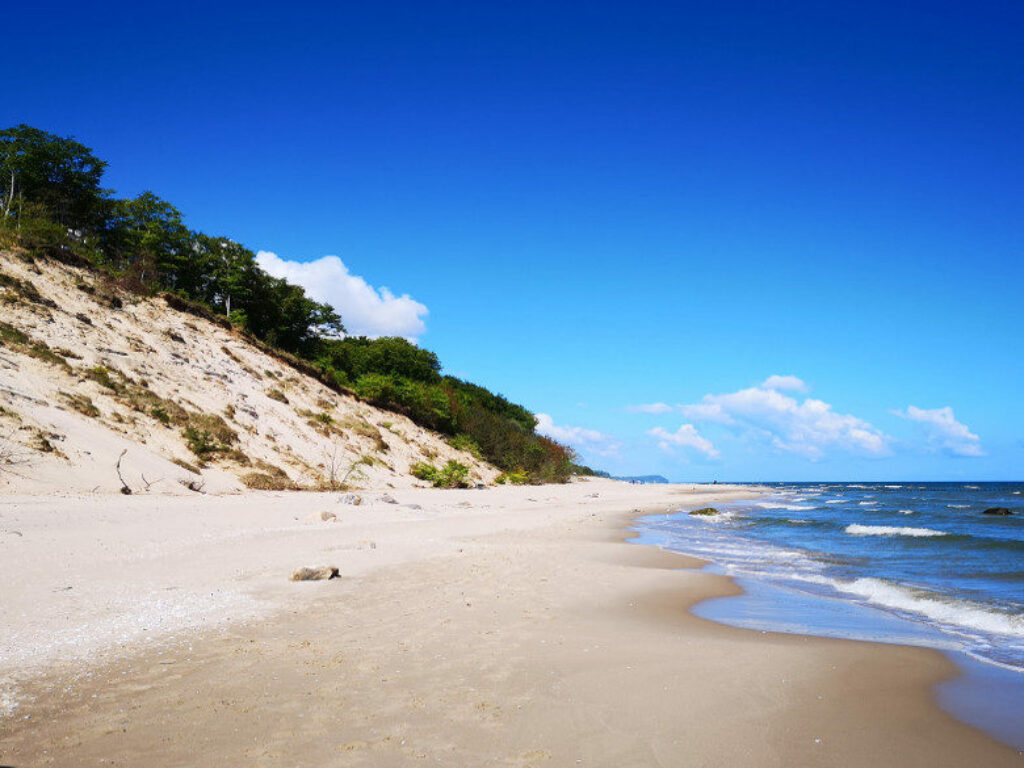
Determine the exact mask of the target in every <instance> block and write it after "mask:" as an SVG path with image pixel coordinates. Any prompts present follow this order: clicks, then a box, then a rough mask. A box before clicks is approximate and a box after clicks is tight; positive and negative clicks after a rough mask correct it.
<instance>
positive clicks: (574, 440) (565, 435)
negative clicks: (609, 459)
mask: <svg viewBox="0 0 1024 768" xmlns="http://www.w3.org/2000/svg"><path fill="white" fill-rule="evenodd" d="M535 415H536V417H537V432H539V433H540V434H542V435H547V436H548V437H550V438H551V439H552V440H557V441H558V442H560V443H564V444H565V445H568V446H571V447H573V448H575V449H577V450H579V451H588V452H590V453H596V454H599V455H601V456H612V455H615V454H617V453H618V451H619V448H621V447H622V446H621V444H620V443H619V442H618V441H617V440H616V439H615V438H614V437H612V436H611V435H606V434H605V433H604V432H598V431H597V430H596V429H587V428H585V427H569V426H559V425H557V424H555V421H554V419H552V418H551V416H549V415H548V414H546V413H538V414H535Z"/></svg>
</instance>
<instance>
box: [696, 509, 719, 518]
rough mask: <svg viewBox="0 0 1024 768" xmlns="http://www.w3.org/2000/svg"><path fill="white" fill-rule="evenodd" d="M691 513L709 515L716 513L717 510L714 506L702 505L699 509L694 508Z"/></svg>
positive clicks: (702, 515)
mask: <svg viewBox="0 0 1024 768" xmlns="http://www.w3.org/2000/svg"><path fill="white" fill-rule="evenodd" d="M690 514H691V515H700V516H701V517H711V516H712V515H717V514H718V510H717V509H715V508H714V507H702V508H701V509H695V510H693V511H691V512H690Z"/></svg>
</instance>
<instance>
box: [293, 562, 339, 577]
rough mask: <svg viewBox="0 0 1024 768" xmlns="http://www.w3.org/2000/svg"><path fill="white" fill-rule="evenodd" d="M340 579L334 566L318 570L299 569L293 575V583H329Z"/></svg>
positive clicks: (322, 566) (317, 568) (325, 566)
mask: <svg viewBox="0 0 1024 768" xmlns="http://www.w3.org/2000/svg"><path fill="white" fill-rule="evenodd" d="M337 578H340V576H339V574H338V569H337V568H336V567H335V566H333V565H321V566H319V567H316V568H308V567H307V568H299V569H298V570H297V571H295V573H293V574H292V581H328V580H329V579H337Z"/></svg>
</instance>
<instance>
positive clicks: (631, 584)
mask: <svg viewBox="0 0 1024 768" xmlns="http://www.w3.org/2000/svg"><path fill="white" fill-rule="evenodd" d="M737 492H739V493H743V492H746V493H749V490H746V491H742V490H741V491H737V489H731V488H728V487H717V488H711V487H707V486H704V487H700V486H698V487H696V488H691V487H689V486H642V487H641V486H630V485H626V484H622V483H615V482H611V481H600V480H592V481H589V482H581V483H574V484H571V485H568V486H563V487H551V486H545V487H536V488H493V489H488V490H484V491H433V490H405V491H391V492H390V493H391V494H392V495H393V496H394V498H395V499H396V500H397V501H398V502H400V503H398V504H389V503H386V502H384V501H381V500H380V496H381V494H380V493H374V492H362V493H361V496H362V497H363V498H364V500H365V502H366V503H364V504H362V505H360V506H351V505H344V504H340V503H338V501H337V499H338V497H339V494H246V495H242V496H226V497H204V498H201V499H197V498H194V497H193V498H171V497H125V498H120V497H111V496H94V497H88V496H78V497H69V498H46V499H42V498H32V497H19V498H13V499H7V500H5V501H4V503H3V505H2V516H0V531H2V533H0V547H2V549H0V583H2V584H3V585H4V587H3V601H2V607H0V610H2V615H0V618H2V620H3V626H4V627H5V629H7V628H9V629H10V630H11V631H10V633H6V632H5V637H4V639H3V640H2V641H0V642H2V645H0V654H2V656H0V676H2V677H3V679H4V681H5V682H4V683H3V686H4V687H3V688H2V692H0V695H3V696H4V697H5V699H6V703H7V706H8V710H9V712H8V716H6V717H4V718H0V765H5V766H8V765H9V766H17V767H18V768H24V767H25V766H36V765H59V766H64V765H74V766H93V765H108V766H109V765H115V766H142V765H145V766H219V767H220V768H223V767H224V766H335V765H337V766H348V765H352V766H358V765H367V766H392V765H396V766H398V765H451V766H483V765H488V766H489V765H500V766H504V765H512V766H525V765H533V766H577V765H582V766H587V765H590V766H748V765H749V766H783V765H785V766H818V765H821V766H861V765H872V766H888V765H893V766H896V765H898V766H965V765H971V766H1000V765H1015V766H1019V765H1022V762H1024V761H1022V759H1021V757H1020V756H1019V754H1018V753H1017V752H1016V751H1014V750H1012V749H1010V748H1009V747H1005V746H1003V745H1000V744H998V743H996V742H994V741H992V740H991V739H989V738H988V737H987V736H985V735H984V734H983V733H981V732H979V731H976V730H974V729H972V728H970V727H968V726H966V725H963V724H961V723H959V722H957V721H956V720H954V719H953V718H952V717H951V716H949V715H947V714H945V713H944V712H942V711H941V710H940V709H939V708H938V707H937V706H936V704H935V702H934V699H933V697H932V694H931V690H930V689H931V686H932V685H933V684H934V683H936V682H937V681H939V680H941V679H944V678H946V677H948V676H950V675H952V674H955V669H954V667H953V665H952V664H951V663H950V662H949V661H947V660H946V659H945V658H944V657H943V656H942V655H941V654H939V653H937V652H933V651H929V650H924V649H918V648H904V647H896V646H882V645H874V644H869V643H858V642H851V641H841V640H830V639H822V638H809V637H800V636H791V635H780V634H773V633H765V632H755V631H748V630H740V629H734V628H730V627H724V626H720V625H717V624H713V623H710V622H707V621H704V620H702V619H699V618H696V617H694V616H692V615H690V614H689V613H688V612H687V608H688V607H689V606H692V605H694V604H695V603H697V602H699V601H701V600H704V599H706V598H709V597H713V596H723V595H728V594H733V593H735V592H736V587H735V586H734V585H733V583H732V582H731V581H730V580H728V579H727V578H725V577H722V576H718V575H714V574H711V573H707V572H703V571H700V570H699V566H700V565H701V563H700V562H699V561H696V560H693V559H691V558H687V557H684V556H681V555H676V554H672V553H669V552H665V551H662V550H658V549H654V548H650V547H641V546H636V545H632V544H628V543H625V541H624V540H625V538H627V536H628V534H626V533H625V530H626V528H627V527H628V524H629V521H630V519H631V518H632V516H635V515H636V514H638V513H639V512H640V511H644V512H657V511H667V510H668V509H674V508H677V507H682V508H686V507H691V506H692V507H696V506H703V505H706V504H708V503H717V502H721V501H723V500H727V499H728V498H732V497H735V496H736V494H737ZM594 494H596V496H595V495H594ZM416 506H418V507H420V508H419V509H417V508H415V507H416ZM322 511H330V512H332V513H335V514H336V515H337V517H338V521H337V522H327V521H324V520H322V519H320V515H319V513H320V512H322ZM11 531H17V534H14V533H11ZM305 565H337V566H338V567H339V568H340V570H341V575H342V578H341V579H337V580H332V581H324V582H302V583H294V582H290V581H289V580H288V576H289V574H290V573H291V571H292V570H294V569H295V568H297V567H300V566H305Z"/></svg>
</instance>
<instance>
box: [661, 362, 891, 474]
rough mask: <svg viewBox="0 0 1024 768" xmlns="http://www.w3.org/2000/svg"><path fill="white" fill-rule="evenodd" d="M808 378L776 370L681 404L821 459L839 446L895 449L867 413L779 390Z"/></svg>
mask: <svg viewBox="0 0 1024 768" xmlns="http://www.w3.org/2000/svg"><path fill="white" fill-rule="evenodd" d="M780 381H781V386H782V387H783V388H788V389H793V388H794V387H795V386H796V384H797V383H799V384H800V386H804V385H803V382H801V381H800V380H799V379H797V378H796V377H795V376H785V377H781V376H772V377H770V378H768V379H767V380H766V381H765V382H764V383H763V384H761V385H760V386H756V387H751V388H749V389H741V390H740V391H738V392H732V393H728V394H722V395H705V396H704V397H703V398H702V399H701V401H700V402H699V403H693V404H691V405H683V406H680V410H681V411H682V413H683V414H684V415H686V416H687V417H688V418H690V419H692V420H694V421H698V422H711V423H716V424H722V425H725V426H726V427H728V428H729V429H731V430H733V431H735V432H738V433H740V434H741V435H744V436H748V437H754V438H760V439H765V440H767V441H768V442H769V443H770V444H771V445H772V446H774V447H775V448H776V449H777V450H780V451H785V452H787V453H794V454H797V455H799V456H804V457H806V458H808V459H812V460H816V459H820V458H822V457H823V456H824V455H825V451H826V450H827V449H831V448H838V449H841V450H845V451H849V452H852V453H859V454H863V455H868V456H882V455H885V454H887V453H888V452H889V447H888V442H889V438H888V436H886V435H885V434H884V433H883V432H881V431H880V430H879V429H876V428H875V427H873V426H872V425H871V424H869V423H868V422H866V421H864V420H863V419H859V418H857V417H856V416H851V415H848V414H841V413H836V412H835V411H833V410H832V406H831V405H829V404H828V403H826V402H823V401H822V400H817V399H814V398H806V399H805V400H804V401H803V402H798V401H797V400H796V399H795V398H793V397H790V396H789V395H784V394H782V392H780V391H779V388H780Z"/></svg>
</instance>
